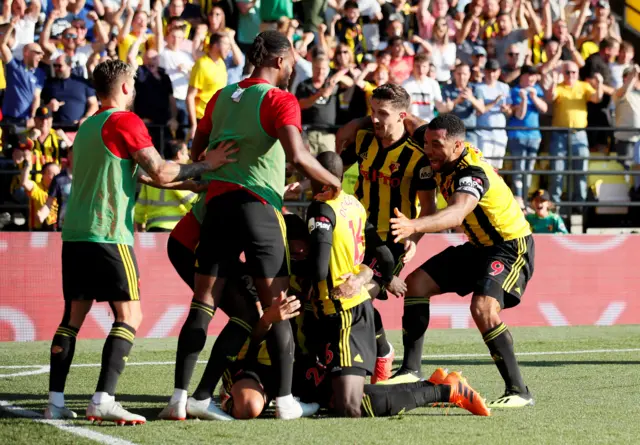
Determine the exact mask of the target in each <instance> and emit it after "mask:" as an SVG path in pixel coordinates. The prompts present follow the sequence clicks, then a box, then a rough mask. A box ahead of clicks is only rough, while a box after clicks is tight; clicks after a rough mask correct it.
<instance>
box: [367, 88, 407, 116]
mask: <svg viewBox="0 0 640 445" xmlns="http://www.w3.org/2000/svg"><path fill="white" fill-rule="evenodd" d="M371 98H372V99H376V100H381V101H389V102H391V104H392V105H393V107H394V108H396V109H398V110H407V109H408V108H409V105H411V96H409V93H407V90H405V89H404V88H402V87H401V86H400V85H396V84H395V83H387V84H385V85H382V86H379V87H378V88H376V89H375V90H373V95H372V96H371Z"/></svg>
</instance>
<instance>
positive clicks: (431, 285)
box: [405, 269, 440, 297]
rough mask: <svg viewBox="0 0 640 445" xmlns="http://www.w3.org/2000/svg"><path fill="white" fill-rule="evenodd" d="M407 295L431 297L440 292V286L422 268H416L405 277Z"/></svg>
mask: <svg viewBox="0 0 640 445" xmlns="http://www.w3.org/2000/svg"><path fill="white" fill-rule="evenodd" d="M405 283H406V284H407V295H408V296H411V297H431V296H433V295H437V294H439V293H440V288H439V287H438V285H437V284H436V283H435V281H433V278H431V277H430V276H429V275H428V274H427V273H426V272H425V271H424V270H422V269H416V270H414V271H413V272H411V273H410V274H409V276H408V277H407V278H406V280H405Z"/></svg>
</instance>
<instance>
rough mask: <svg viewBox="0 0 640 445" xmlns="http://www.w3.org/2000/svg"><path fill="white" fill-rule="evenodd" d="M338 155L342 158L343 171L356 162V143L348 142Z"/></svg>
mask: <svg viewBox="0 0 640 445" xmlns="http://www.w3.org/2000/svg"><path fill="white" fill-rule="evenodd" d="M340 157H341V158H342V164H343V165H344V169H345V171H346V170H347V169H348V168H349V167H350V166H352V165H353V164H355V163H356V162H358V153H357V149H356V143H355V142H354V143H353V144H349V146H348V147H347V148H345V149H344V150H342V153H340Z"/></svg>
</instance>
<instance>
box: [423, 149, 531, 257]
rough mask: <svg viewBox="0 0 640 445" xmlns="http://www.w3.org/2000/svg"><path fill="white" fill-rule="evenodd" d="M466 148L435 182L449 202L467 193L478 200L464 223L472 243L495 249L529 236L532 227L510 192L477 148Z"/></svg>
mask: <svg viewBox="0 0 640 445" xmlns="http://www.w3.org/2000/svg"><path fill="white" fill-rule="evenodd" d="M465 144H466V147H465V149H464V151H463V152H462V155H461V156H460V158H459V159H458V161H457V162H456V164H455V166H454V167H453V168H451V169H449V170H448V171H441V172H438V173H436V174H435V182H436V184H437V185H438V187H439V188H440V193H442V196H443V197H444V199H446V200H448V199H449V198H450V197H451V196H452V195H453V194H454V193H468V194H470V195H472V196H475V197H476V198H477V199H478V205H477V206H476V207H475V209H474V210H473V212H471V213H470V214H469V215H467V216H466V217H465V219H464V221H463V223H462V226H463V228H464V231H465V233H466V234H467V236H468V237H469V241H471V243H472V244H474V245H476V246H492V245H494V244H499V243H501V242H504V241H510V240H513V239H516V238H522V237H524V236H527V235H530V234H531V228H530V226H529V223H527V220H526V219H525V217H524V213H523V212H522V210H520V206H519V205H518V203H517V202H516V200H515V198H514V197H513V194H512V193H511V189H510V188H509V187H508V186H507V184H506V183H505V182H504V181H503V179H502V177H500V175H498V173H497V172H496V171H495V170H494V168H493V167H492V166H491V165H490V164H489V163H488V162H486V161H485V160H484V158H483V157H482V154H481V153H480V152H479V151H478V150H477V149H476V148H475V147H473V146H472V145H471V144H469V143H465Z"/></svg>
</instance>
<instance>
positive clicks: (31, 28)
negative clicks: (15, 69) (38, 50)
mask: <svg viewBox="0 0 640 445" xmlns="http://www.w3.org/2000/svg"><path fill="white" fill-rule="evenodd" d="M2 9H3V11H2V18H3V20H2V22H8V21H9V20H10V19H12V18H14V17H18V19H19V20H17V22H16V24H15V27H14V29H15V41H14V46H13V47H12V48H11V50H12V52H13V57H14V58H15V59H16V60H22V49H23V48H24V46H25V45H28V44H29V43H33V42H34V38H35V31H36V24H37V23H38V19H39V17H40V9H41V7H40V1H39V0H32V1H31V2H30V3H29V5H26V4H25V2H24V1H23V0H15V1H11V0H5V1H4V4H3V8H2Z"/></svg>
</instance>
